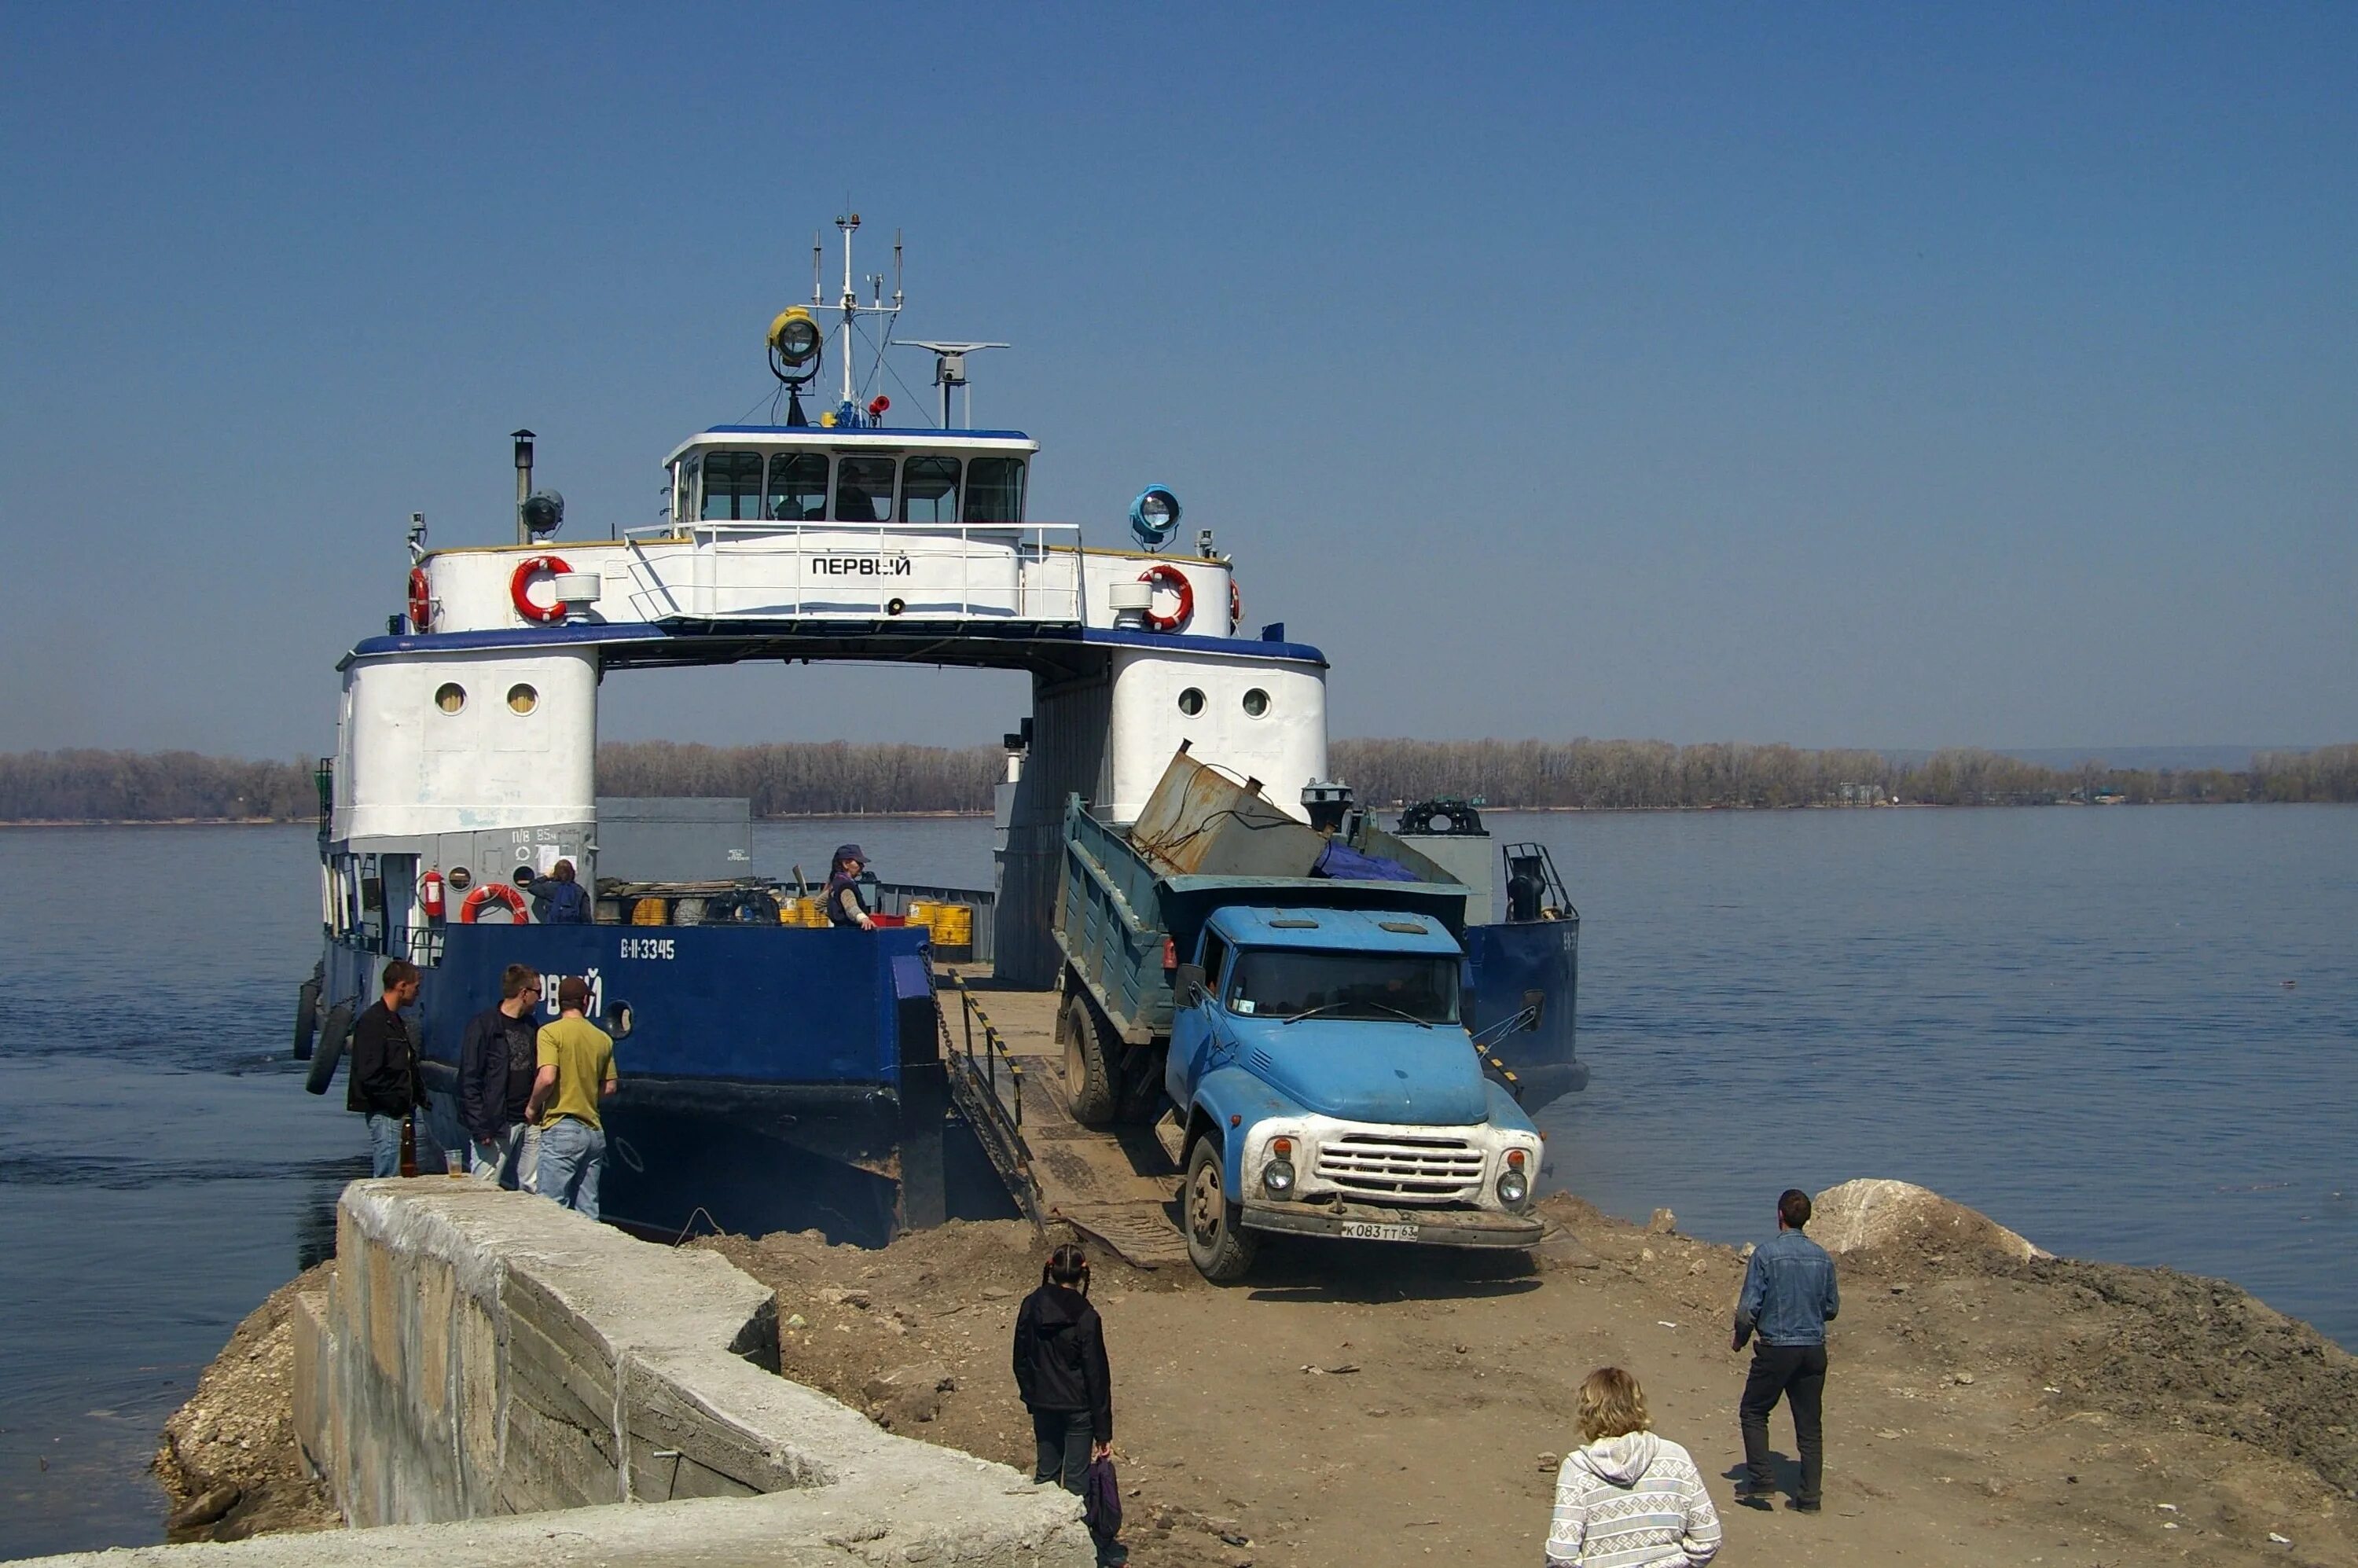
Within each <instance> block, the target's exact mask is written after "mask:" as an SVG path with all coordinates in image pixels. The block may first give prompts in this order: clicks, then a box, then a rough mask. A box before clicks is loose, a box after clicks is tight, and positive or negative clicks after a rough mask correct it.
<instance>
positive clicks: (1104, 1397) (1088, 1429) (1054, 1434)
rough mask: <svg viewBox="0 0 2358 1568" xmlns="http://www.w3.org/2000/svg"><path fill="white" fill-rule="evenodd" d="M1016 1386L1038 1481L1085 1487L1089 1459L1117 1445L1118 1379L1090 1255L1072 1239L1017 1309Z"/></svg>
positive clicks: (1071, 1489) (1077, 1488) (1075, 1488)
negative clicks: (1093, 1287)
mask: <svg viewBox="0 0 2358 1568" xmlns="http://www.w3.org/2000/svg"><path fill="white" fill-rule="evenodd" d="M1015 1387H1016V1389H1017V1390H1019V1391H1021V1392H1022V1396H1023V1404H1024V1408H1025V1409H1027V1410H1029V1411H1031V1412H1032V1436H1033V1441H1034V1442H1035V1443H1037V1444H1038V1445H1039V1461H1038V1464H1037V1465H1035V1466H1034V1469H1033V1476H1032V1478H1033V1480H1034V1481H1062V1482H1063V1483H1064V1485H1065V1490H1066V1491H1068V1492H1074V1493H1078V1492H1079V1491H1080V1490H1081V1488H1082V1485H1083V1483H1084V1481H1085V1480H1086V1479H1087V1476H1088V1469H1089V1461H1091V1460H1092V1459H1102V1458H1103V1457H1105V1455H1106V1453H1107V1451H1108V1450H1109V1449H1110V1448H1111V1447H1112V1445H1113V1379H1112V1375H1111V1374H1110V1373H1109V1371H1108V1370H1107V1368H1106V1352H1105V1325H1104V1324H1103V1322H1101V1321H1100V1320H1099V1319H1098V1309H1097V1308H1095V1307H1093V1306H1091V1305H1089V1260H1088V1257H1087V1254H1086V1253H1084V1252H1083V1251H1082V1250H1081V1249H1079V1248H1077V1247H1075V1246H1072V1245H1070V1244H1069V1243H1068V1244H1066V1245H1065V1246H1063V1247H1059V1248H1057V1249H1056V1250H1055V1254H1054V1255H1053V1256H1051V1257H1050V1258H1049V1260H1048V1261H1047V1262H1046V1264H1045V1265H1044V1266H1043V1267H1042V1268H1041V1270H1040V1288H1039V1289H1038V1290H1036V1291H1033V1292H1032V1293H1031V1294H1030V1295H1028V1296H1025V1297H1024V1298H1023V1305H1022V1309H1021V1310H1019V1311H1018V1312H1017V1313H1016V1314H1015Z"/></svg>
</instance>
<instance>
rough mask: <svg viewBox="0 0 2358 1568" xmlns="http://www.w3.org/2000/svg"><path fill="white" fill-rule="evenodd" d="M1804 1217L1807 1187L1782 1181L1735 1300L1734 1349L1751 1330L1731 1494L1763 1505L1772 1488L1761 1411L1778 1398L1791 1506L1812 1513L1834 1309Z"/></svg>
mask: <svg viewBox="0 0 2358 1568" xmlns="http://www.w3.org/2000/svg"><path fill="white" fill-rule="evenodd" d="M1809 1223H1810V1195H1809V1194H1807V1193H1805V1192H1802V1191H1801V1190H1800V1189H1799V1188H1789V1189H1788V1190H1787V1191H1786V1192H1785V1193H1784V1194H1783V1195H1781V1196H1779V1198H1778V1199H1777V1234H1776V1235H1775V1236H1774V1237H1772V1238H1769V1239H1768V1240H1767V1241H1765V1242H1762V1243H1761V1244H1760V1246H1759V1247H1758V1248H1756V1249H1754V1251H1753V1253H1752V1261H1751V1263H1750V1264H1748V1265H1747V1267H1746V1269H1745V1271H1744V1293H1743V1294H1742V1295H1741V1296H1739V1297H1737V1298H1736V1339H1735V1343H1734V1346H1732V1347H1733V1348H1735V1349H1737V1350H1741V1349H1743V1348H1744V1342H1745V1341H1746V1340H1747V1339H1754V1338H1756V1337H1757V1339H1758V1344H1756V1345H1755V1346H1754V1347H1753V1351H1752V1373H1751V1375H1750V1376H1749V1377H1747V1378H1746V1379H1744V1398H1743V1400H1742V1401H1741V1402H1740V1403H1739V1404H1738V1405H1737V1407H1736V1408H1737V1412H1738V1418H1739V1420H1740V1421H1741V1422H1742V1423H1743V1427H1744V1464H1745V1472H1746V1473H1745V1477H1744V1480H1743V1482H1742V1483H1741V1484H1740V1485H1738V1486H1737V1487H1736V1501H1737V1502H1739V1503H1742V1504H1744V1505H1746V1506H1747V1507H1748V1508H1764V1509H1765V1508H1767V1507H1768V1506H1769V1502H1768V1499H1769V1498H1772V1497H1774V1496H1775V1495H1776V1481H1775V1477H1774V1476H1772V1475H1771V1473H1770V1471H1769V1468H1768V1412H1769V1411H1773V1410H1775V1409H1776V1408H1777V1400H1779V1398H1782V1399H1784V1400H1787V1401H1788V1402H1789V1403H1790V1405H1791V1406H1792V1410H1793V1440H1794V1443H1795V1444H1796V1445H1798V1446H1799V1447H1800V1449H1801V1490H1800V1491H1799V1492H1798V1493H1797V1494H1795V1496H1794V1498H1793V1507H1794V1508H1795V1509H1798V1510H1799V1511H1801V1512H1802V1513H1815V1512H1817V1511H1818V1507H1819V1501H1820V1498H1819V1493H1818V1487H1819V1482H1820V1480H1821V1478H1822V1477H1823V1473H1824V1466H1825V1439H1824V1433H1823V1428H1822V1427H1821V1425H1820V1422H1819V1417H1820V1413H1821V1402H1822V1400H1823V1399H1824V1396H1825V1391H1826V1325H1827V1324H1829V1323H1831V1322H1833V1317H1834V1314H1836V1313H1837V1312H1839V1311H1841V1310H1842V1297H1841V1295H1840V1293H1839V1292H1837V1291H1836V1290H1835V1288H1834V1260H1833V1259H1832V1258H1830V1257H1828V1256H1827V1255H1826V1249H1824V1248H1823V1247H1821V1246H1819V1245H1818V1244H1817V1243H1816V1242H1814V1241H1812V1240H1811V1239H1810V1238H1808V1237H1806V1236H1804V1235H1802V1234H1801V1227H1803V1226H1805V1225H1807V1224H1809Z"/></svg>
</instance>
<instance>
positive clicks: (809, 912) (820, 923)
mask: <svg viewBox="0 0 2358 1568" xmlns="http://www.w3.org/2000/svg"><path fill="white" fill-rule="evenodd" d="M796 902H798V903H800V904H801V906H802V907H801V909H800V911H799V912H798V914H797V915H796V918H795V925H807V926H810V927H812V928H813V929H815V930H819V931H824V930H826V929H827V901H826V900H824V899H821V898H806V899H801V900H797V901H796Z"/></svg>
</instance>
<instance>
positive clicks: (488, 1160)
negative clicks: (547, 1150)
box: [471, 1121, 540, 1193]
mask: <svg viewBox="0 0 2358 1568" xmlns="http://www.w3.org/2000/svg"><path fill="white" fill-rule="evenodd" d="M474 1142H475V1152H474V1160H473V1166H472V1171H471V1173H472V1174H473V1176H474V1178H475V1180H477V1181H479V1182H488V1183H490V1184H492V1185H493V1186H499V1187H505V1188H506V1189H507V1190H508V1191H510V1192H512V1193H513V1192H517V1191H523V1192H527V1193H532V1192H538V1191H539V1190H540V1188H539V1186H538V1185H537V1184H536V1183H535V1176H536V1175H537V1174H538V1173H539V1170H540V1129H539V1128H537V1127H535V1126H533V1125H532V1124H531V1123H530V1122H527V1121H515V1122H510V1123H509V1124H508V1125H507V1126H505V1127H503V1128H501V1129H500V1135H499V1136H498V1137H497V1138H494V1139H492V1140H490V1141H484V1140H483V1139H481V1138H478V1139H476V1140H475V1141H474Z"/></svg>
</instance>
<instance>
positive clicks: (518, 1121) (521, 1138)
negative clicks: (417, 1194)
mask: <svg viewBox="0 0 2358 1568" xmlns="http://www.w3.org/2000/svg"><path fill="white" fill-rule="evenodd" d="M540 997H541V983H540V975H539V974H538V972H537V971H535V969H534V968H532V967H531V966H530V965H528V964H510V965H509V966H508V967H507V972H506V973H504V974H503V975H502V976H501V977H500V1000H499V1004H498V1005H497V1006H495V1007H487V1008H485V1009H484V1010H483V1011H481V1012H479V1013H477V1014H476V1015H475V1016H474V1017H472V1018H471V1019H469V1020H468V1021H467V1032H466V1033H464V1034H463V1035H461V1036H460V1043H459V1119H460V1122H462V1123H463V1124H464V1125H465V1127H466V1129H467V1137H468V1139H469V1140H470V1141H472V1142H473V1144H474V1146H475V1150H474V1161H473V1163H474V1173H475V1176H476V1177H477V1179H479V1180H481V1181H485V1182H495V1183H497V1184H499V1185H501V1186H503V1187H505V1188H507V1189H508V1190H509V1191H511V1192H513V1191H515V1190H516V1189H518V1188H522V1189H523V1190H524V1191H525V1192H532V1191H534V1190H535V1187H534V1176H535V1171H536V1168H537V1166H538V1165H539V1163H540V1160H539V1154H540V1150H539V1142H540V1130H539V1129H538V1128H536V1127H534V1126H533V1125H531V1124H530V1123H529V1122H527V1121H525V1119H524V1109H525V1102H526V1101H528V1100H530V1099H531V1098H532V1080H533V1076H534V1074H535V1071H536V1070H537V1068H536V1059H537V1058H536V1053H537V1047H536V1045H535V1035H536V1034H537V1033H538V1028H537V1023H536V1022H535V1019H534V1016H533V1011H534V1009H535V1007H537V1006H538V1005H539V1002H540Z"/></svg>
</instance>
